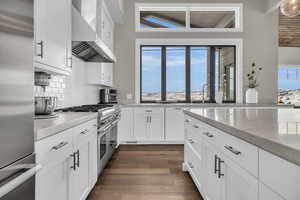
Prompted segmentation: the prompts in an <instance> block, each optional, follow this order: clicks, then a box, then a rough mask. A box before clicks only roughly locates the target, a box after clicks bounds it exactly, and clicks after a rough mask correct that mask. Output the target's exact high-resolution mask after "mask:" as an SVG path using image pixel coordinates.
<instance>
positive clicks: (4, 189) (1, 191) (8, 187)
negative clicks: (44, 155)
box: [0, 164, 42, 198]
mask: <svg viewBox="0 0 300 200" xmlns="http://www.w3.org/2000/svg"><path fill="white" fill-rule="evenodd" d="M28 166H29V165H27V166H25V165H20V167H19V168H18V166H14V167H13V168H11V169H3V170H1V171H6V170H16V169H21V170H25V169H27V171H25V172H23V173H22V174H21V175H19V176H17V177H16V178H14V179H12V180H11V181H9V182H8V183H6V184H5V185H3V186H1V187H0V198H2V197H3V196H4V195H6V194H8V193H9V192H11V191H12V190H14V189H15V188H17V187H18V186H20V185H21V184H23V183H24V182H25V181H27V180H28V179H30V178H31V177H33V176H34V175H35V174H36V173H37V172H38V171H39V170H40V169H42V166H41V165H40V164H37V165H35V164H32V165H31V166H30V167H28Z"/></svg>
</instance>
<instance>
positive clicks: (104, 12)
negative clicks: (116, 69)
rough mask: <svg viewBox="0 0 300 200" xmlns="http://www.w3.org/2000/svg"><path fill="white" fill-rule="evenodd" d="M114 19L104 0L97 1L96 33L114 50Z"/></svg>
mask: <svg viewBox="0 0 300 200" xmlns="http://www.w3.org/2000/svg"><path fill="white" fill-rule="evenodd" d="M114 26H115V25H114V21H113V19H112V18H111V15H110V12H109V11H108V9H107V6H106V4H105V1H104V0H98V1H97V34H98V36H99V37H100V38H101V39H102V40H103V42H104V43H105V44H106V45H107V46H108V47H109V48H110V49H111V50H112V51H113V50H114Z"/></svg>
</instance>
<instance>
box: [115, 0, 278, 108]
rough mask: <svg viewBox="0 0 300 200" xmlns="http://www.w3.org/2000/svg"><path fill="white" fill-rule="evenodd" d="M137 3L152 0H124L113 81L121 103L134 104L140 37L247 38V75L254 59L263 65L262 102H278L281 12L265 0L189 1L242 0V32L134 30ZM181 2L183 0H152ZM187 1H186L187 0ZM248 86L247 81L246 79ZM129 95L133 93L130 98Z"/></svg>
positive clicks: (200, 0)
mask: <svg viewBox="0 0 300 200" xmlns="http://www.w3.org/2000/svg"><path fill="white" fill-rule="evenodd" d="M135 2H144V3H149V0H126V1H124V9H125V11H126V13H125V16H124V24H122V25H117V26H116V33H115V34H116V35H115V44H116V46H115V52H116V56H117V58H118V61H117V63H116V65H115V68H114V80H115V84H116V87H117V88H118V89H119V91H120V101H121V103H134V89H135V88H134V87H135V82H134V81H135V78H134V77H135V74H134V73H135V70H134V68H135V40H136V39H137V38H242V39H243V40H244V49H243V50H244V57H243V60H244V68H243V71H244V74H245V75H246V73H247V71H248V69H249V68H250V66H251V63H252V62H253V61H255V62H257V64H258V65H260V66H263V68H264V69H263V72H262V73H261V76H262V78H261V80H260V88H259V92H260V93H259V101H260V102H264V103H266V102H276V99H277V64H278V48H277V47H278V11H277V10H276V11H274V12H272V13H269V14H268V15H266V14H265V7H266V5H265V1H263V0H219V1H218V0H189V1H188V2H190V3H224V2H228V3H243V4H244V31H243V33H163V32H161V33H153V32H151V33H138V32H135V19H134V17H135V11H134V4H135ZM171 2H172V3H182V0H172V1H170V0H151V3H171ZM184 3H187V1H184ZM244 85H246V80H244ZM127 94H131V95H132V96H133V98H132V99H127Z"/></svg>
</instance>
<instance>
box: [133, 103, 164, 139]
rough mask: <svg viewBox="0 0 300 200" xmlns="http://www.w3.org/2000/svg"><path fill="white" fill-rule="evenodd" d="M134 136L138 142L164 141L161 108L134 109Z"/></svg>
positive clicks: (162, 112)
mask: <svg viewBox="0 0 300 200" xmlns="http://www.w3.org/2000/svg"><path fill="white" fill-rule="evenodd" d="M133 128H134V129H133V130H134V136H135V138H136V140H137V141H139V142H146V143H147V142H155V141H163V140H164V110H163V108H135V109H134V123H133Z"/></svg>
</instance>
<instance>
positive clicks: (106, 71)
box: [85, 62, 113, 87]
mask: <svg viewBox="0 0 300 200" xmlns="http://www.w3.org/2000/svg"><path fill="white" fill-rule="evenodd" d="M85 65H86V80H87V83H88V84H92V85H104V86H109V87H112V86H113V64H112V63H90V62H89V63H85Z"/></svg>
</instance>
